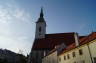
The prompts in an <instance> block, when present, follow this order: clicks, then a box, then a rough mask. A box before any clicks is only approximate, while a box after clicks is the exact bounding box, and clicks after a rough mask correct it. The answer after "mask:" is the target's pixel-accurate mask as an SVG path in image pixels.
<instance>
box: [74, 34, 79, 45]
mask: <svg viewBox="0 0 96 63" xmlns="http://www.w3.org/2000/svg"><path fill="white" fill-rule="evenodd" d="M74 38H75V45H76V46H79V38H78V33H74Z"/></svg>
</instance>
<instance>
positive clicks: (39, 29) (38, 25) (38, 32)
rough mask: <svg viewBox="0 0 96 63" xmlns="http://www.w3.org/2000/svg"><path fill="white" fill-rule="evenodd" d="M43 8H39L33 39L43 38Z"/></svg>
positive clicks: (44, 29) (44, 24)
mask: <svg viewBox="0 0 96 63" xmlns="http://www.w3.org/2000/svg"><path fill="white" fill-rule="evenodd" d="M43 16H44V14H43V8H41V12H40V17H39V19H38V21H37V22H36V32H35V39H41V38H45V34H46V22H45V20H44V17H43Z"/></svg>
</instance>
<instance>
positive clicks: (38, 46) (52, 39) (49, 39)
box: [32, 32, 75, 50]
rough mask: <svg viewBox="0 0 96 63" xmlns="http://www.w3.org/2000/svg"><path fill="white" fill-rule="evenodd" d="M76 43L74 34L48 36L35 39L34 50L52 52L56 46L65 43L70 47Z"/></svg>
mask: <svg viewBox="0 0 96 63" xmlns="http://www.w3.org/2000/svg"><path fill="white" fill-rule="evenodd" d="M73 42H75V38H74V33H73V32H72V33H58V34H46V35H45V38H43V39H35V41H34V44H33V48H32V49H33V50H42V49H45V50H46V49H48V50H52V49H54V47H55V46H56V45H59V44H61V43H64V44H65V45H69V44H72V43H73Z"/></svg>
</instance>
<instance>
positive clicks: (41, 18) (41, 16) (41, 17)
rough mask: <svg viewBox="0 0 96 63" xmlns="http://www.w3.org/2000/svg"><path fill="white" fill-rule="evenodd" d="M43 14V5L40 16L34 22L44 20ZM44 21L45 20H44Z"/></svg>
mask: <svg viewBox="0 0 96 63" xmlns="http://www.w3.org/2000/svg"><path fill="white" fill-rule="evenodd" d="M43 16H44V14H43V7H41V12H40V17H39V19H38V21H37V22H36V23H39V22H45V20H44V17H43ZM45 23H46V22H45Z"/></svg>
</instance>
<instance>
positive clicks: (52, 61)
mask: <svg viewBox="0 0 96 63" xmlns="http://www.w3.org/2000/svg"><path fill="white" fill-rule="evenodd" d="M42 63H57V51H55V52H53V53H52V54H49V55H47V56H46V57H44V58H43V59H42Z"/></svg>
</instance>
